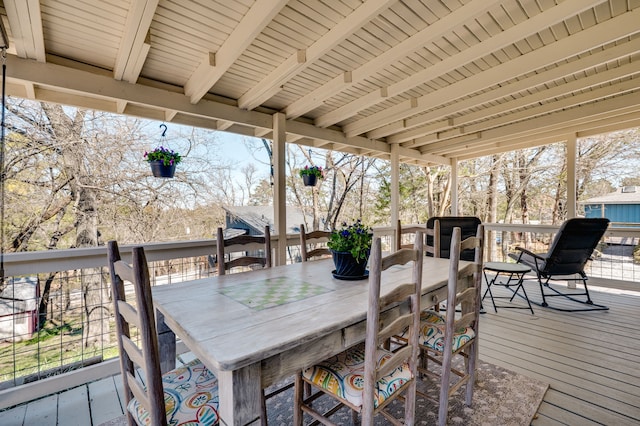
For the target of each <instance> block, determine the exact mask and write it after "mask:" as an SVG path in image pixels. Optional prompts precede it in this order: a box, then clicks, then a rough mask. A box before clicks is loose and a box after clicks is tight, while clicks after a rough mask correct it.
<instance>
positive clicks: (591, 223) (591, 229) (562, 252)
mask: <svg viewBox="0 0 640 426" xmlns="http://www.w3.org/2000/svg"><path fill="white" fill-rule="evenodd" d="M608 225H609V219H605V218H602V219H600V218H575V219H569V220H567V221H565V222H564V223H563V224H562V226H561V227H560V229H559V230H558V233H557V234H556V236H555V238H554V239H553V242H552V243H551V245H550V246H549V251H548V252H547V253H542V254H541V253H537V254H536V253H533V252H531V251H529V250H527V249H525V248H522V247H516V250H518V251H519V252H520V253H519V254H518V253H511V254H509V256H510V257H512V258H513V259H516V260H517V261H518V263H523V264H525V265H527V266H529V267H531V270H532V271H533V272H534V273H535V274H536V275H537V277H538V283H539V284H540V293H541V294H542V303H537V302H534V301H531V303H536V304H537V305H540V306H544V307H548V308H551V309H556V310H559V311H565V312H577V311H594V310H607V309H609V308H608V307H606V306H603V305H597V304H595V303H593V301H592V300H591V296H590V295H589V290H588V289H587V279H588V277H587V274H586V273H585V272H584V267H585V265H586V263H587V261H588V260H590V259H591V255H592V254H593V251H594V250H595V248H596V246H597V245H598V242H599V241H600V239H601V238H602V236H603V235H604V233H605V231H606V230H607V226H608ZM569 276H573V277H572V278H571V277H569ZM556 277H563V278H562V279H565V280H566V281H567V282H569V281H575V282H576V283H577V282H578V281H582V284H583V285H584V292H582V293H580V292H567V293H564V292H561V291H559V290H558V289H556V288H555V287H551V286H550V285H549V281H550V280H551V279H552V278H556ZM567 277H569V278H567ZM545 290H546V291H547V293H545ZM554 296H563V297H566V298H568V299H570V300H572V301H574V302H579V303H584V304H586V305H588V306H589V307H588V308H582V309H570V308H561V307H554V306H549V304H548V303H547V298H548V297H554ZM576 296H586V300H584V298H582V297H580V298H576Z"/></svg>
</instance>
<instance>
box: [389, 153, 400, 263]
mask: <svg viewBox="0 0 640 426" xmlns="http://www.w3.org/2000/svg"><path fill="white" fill-rule="evenodd" d="M390 189H391V227H392V228H395V226H396V223H398V219H400V145H398V144H397V143H394V144H391V188H390ZM395 237H396V238H392V239H391V241H392V243H391V245H392V247H393V251H396V250H398V247H396V245H397V235H396V236H395Z"/></svg>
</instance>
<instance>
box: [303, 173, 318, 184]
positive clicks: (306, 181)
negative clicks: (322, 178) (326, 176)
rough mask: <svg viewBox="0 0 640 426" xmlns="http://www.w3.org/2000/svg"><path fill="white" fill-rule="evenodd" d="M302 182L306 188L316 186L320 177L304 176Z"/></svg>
mask: <svg viewBox="0 0 640 426" xmlns="http://www.w3.org/2000/svg"><path fill="white" fill-rule="evenodd" d="M302 182H304V186H316V183H318V176H316V175H302Z"/></svg>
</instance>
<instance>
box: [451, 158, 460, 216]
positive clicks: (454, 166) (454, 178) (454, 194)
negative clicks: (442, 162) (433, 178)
mask: <svg viewBox="0 0 640 426" xmlns="http://www.w3.org/2000/svg"><path fill="white" fill-rule="evenodd" d="M451 215H452V216H458V215H459V212H458V159H457V158H452V159H451Z"/></svg>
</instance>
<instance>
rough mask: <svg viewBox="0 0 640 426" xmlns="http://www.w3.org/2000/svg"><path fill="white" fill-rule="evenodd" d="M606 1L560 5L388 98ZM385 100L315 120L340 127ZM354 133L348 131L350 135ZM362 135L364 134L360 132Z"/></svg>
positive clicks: (417, 76)
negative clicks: (345, 121) (336, 124)
mask: <svg viewBox="0 0 640 426" xmlns="http://www.w3.org/2000/svg"><path fill="white" fill-rule="evenodd" d="M602 1H603V0H590V1H588V2H587V1H582V0H567V1H565V2H562V3H561V4H559V5H557V6H554V7H552V8H550V9H548V10H546V11H544V12H542V13H540V14H538V15H536V16H534V17H532V18H530V19H527V20H526V21H523V22H522V23H520V24H518V25H514V26H513V27H511V28H509V29H506V30H505V31H503V32H501V33H499V34H496V35H494V36H493V37H490V38H488V39H486V40H484V41H482V42H480V43H477V44H474V45H472V46H469V47H468V48H467V49H465V50H463V51H461V52H460V53H458V54H456V55H453V56H450V57H448V58H446V59H444V60H442V61H440V62H438V63H436V64H434V65H432V66H430V67H428V68H425V69H423V70H422V71H419V72H416V73H414V74H412V75H411V76H410V77H409V78H406V79H404V80H402V81H399V82H397V83H395V84H392V85H390V86H389V87H388V88H387V92H388V93H387V96H388V97H390V98H392V97H394V96H397V95H400V94H402V93H405V92H407V91H409V90H411V89H413V88H415V87H418V86H420V85H422V84H424V83H425V82H428V81H431V80H433V79H435V78H436V77H438V76H442V75H445V74H447V73H449V72H451V71H453V70H455V69H457V68H459V67H461V66H463V65H465V64H468V63H471V62H473V61H475V60H477V59H480V58H482V57H484V56H486V55H489V54H491V53H492V52H496V51H498V50H500V49H502V48H505V47H507V46H509V45H511V44H513V43H514V41H516V40H520V39H524V38H526V37H528V36H530V35H532V34H535V33H536V32H538V31H539V30H540V28H543V27H547V26H551V25H554V24H556V23H558V22H561V21H562V20H564V19H566V18H567V17H570V16H574V15H576V14H578V13H580V12H582V11H584V10H585V9H587V8H589V7H591V6H593V5H594V4H597V3H601V2H602ZM383 100H384V97H382V96H380V94H379V93H378V92H377V91H376V92H371V93H369V94H367V95H364V96H361V97H359V98H358V99H357V100H355V101H353V102H350V103H348V104H347V105H344V106H342V107H340V108H337V109H335V110H333V111H331V112H330V113H327V114H324V115H322V116H320V117H318V118H317V119H316V125H317V126H320V127H324V126H328V125H331V124H335V123H339V122H340V121H343V120H344V119H345V118H347V117H351V116H354V115H356V114H357V113H358V112H360V111H362V110H365V109H367V108H369V107H371V106H374V105H376V104H378V103H380V102H382V101H383ZM351 131H352V130H349V129H348V130H347V132H351ZM360 133H362V132H360Z"/></svg>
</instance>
